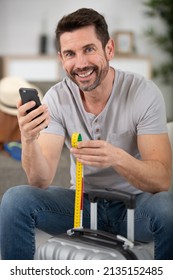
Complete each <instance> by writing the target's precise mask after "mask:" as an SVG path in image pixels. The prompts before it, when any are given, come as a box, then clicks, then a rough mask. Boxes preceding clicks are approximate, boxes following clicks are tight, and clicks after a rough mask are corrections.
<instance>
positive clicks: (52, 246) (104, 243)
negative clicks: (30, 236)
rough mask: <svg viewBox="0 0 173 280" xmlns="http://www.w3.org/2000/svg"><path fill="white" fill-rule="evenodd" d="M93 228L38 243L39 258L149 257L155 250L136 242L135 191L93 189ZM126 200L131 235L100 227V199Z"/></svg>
mask: <svg viewBox="0 0 173 280" xmlns="http://www.w3.org/2000/svg"><path fill="white" fill-rule="evenodd" d="M88 196H89V200H90V207H91V227H90V229H83V228H73V229H70V230H68V231H67V233H64V234H61V235H58V236H54V237H52V238H50V239H49V240H48V241H47V242H46V243H44V244H43V245H41V246H40V247H38V249H37V251H36V254H35V259H37V260H128V259H129V260H134V259H138V260H145V259H146V260H149V259H153V257H152V255H151V253H150V252H149V251H148V250H146V249H145V248H144V247H143V244H140V243H136V242H134V209H135V195H133V194H129V193H127V192H122V191H115V190H92V191H90V192H89V193H88ZM100 198H102V199H106V200H109V201H117V200H118V201H123V202H124V203H125V205H126V207H127V238H125V237H123V236H120V235H114V234H111V233H108V232H104V231H99V230H97V200H98V199H100Z"/></svg>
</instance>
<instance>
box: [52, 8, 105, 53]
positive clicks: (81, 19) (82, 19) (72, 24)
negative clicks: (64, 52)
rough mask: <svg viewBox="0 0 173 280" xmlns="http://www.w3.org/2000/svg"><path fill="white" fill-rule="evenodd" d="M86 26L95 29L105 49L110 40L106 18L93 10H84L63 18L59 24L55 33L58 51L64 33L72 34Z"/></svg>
mask: <svg viewBox="0 0 173 280" xmlns="http://www.w3.org/2000/svg"><path fill="white" fill-rule="evenodd" d="M86 26H94V27H95V31H96V35H97V37H98V39H99V40H100V41H101V43H102V46H103V48H105V46H106V44H107V42H108V41H109V39H110V36H109V32H108V26H107V23H106V21H105V18H104V17H103V16H102V15H101V14H99V13H98V12H97V11H95V10H93V9H88V8H82V9H79V10H77V11H75V12H73V13H71V14H69V15H66V16H63V17H62V19H61V20H60V21H59V22H58V25H57V28H56V31H55V33H56V39H57V49H58V51H60V50H61V46H60V36H61V35H62V34H63V33H64V32H72V31H74V30H76V29H79V28H82V27H86Z"/></svg>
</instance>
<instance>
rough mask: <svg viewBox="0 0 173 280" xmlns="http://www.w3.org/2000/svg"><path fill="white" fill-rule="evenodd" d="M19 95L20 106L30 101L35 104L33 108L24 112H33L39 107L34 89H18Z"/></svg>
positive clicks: (36, 92)
mask: <svg viewBox="0 0 173 280" xmlns="http://www.w3.org/2000/svg"><path fill="white" fill-rule="evenodd" d="M19 93H20V96H21V99H22V104H25V103H27V102H29V101H32V100H34V101H35V103H36V104H35V106H34V107H32V108H31V109H29V110H27V111H26V112H27V113H29V112H31V111H33V110H35V109H36V108H38V107H39V106H40V105H41V102H40V98H39V96H38V91H37V90H36V89H35V88H20V89H19Z"/></svg>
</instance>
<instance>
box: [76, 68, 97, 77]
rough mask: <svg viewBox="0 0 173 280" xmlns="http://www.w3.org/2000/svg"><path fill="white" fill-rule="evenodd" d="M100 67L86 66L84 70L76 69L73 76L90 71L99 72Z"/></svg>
mask: <svg viewBox="0 0 173 280" xmlns="http://www.w3.org/2000/svg"><path fill="white" fill-rule="evenodd" d="M97 69H98V67H96V66H86V67H83V68H75V69H73V70H72V71H71V75H78V74H80V73H83V72H88V71H94V70H95V71H97Z"/></svg>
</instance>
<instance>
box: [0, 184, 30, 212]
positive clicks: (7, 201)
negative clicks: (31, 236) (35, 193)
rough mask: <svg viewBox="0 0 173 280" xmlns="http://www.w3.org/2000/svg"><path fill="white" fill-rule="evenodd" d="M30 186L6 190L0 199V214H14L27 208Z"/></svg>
mask: <svg viewBox="0 0 173 280" xmlns="http://www.w3.org/2000/svg"><path fill="white" fill-rule="evenodd" d="M30 188H31V187H30V186H16V187H12V188H10V189H8V190H7V191H6V192H5V194H4V195H3V197H2V201H1V213H6V214H8V213H10V212H11V213H13V214H14V213H15V211H16V210H17V209H18V208H20V209H22V208H25V209H26V207H27V205H28V203H29V195H28V192H30Z"/></svg>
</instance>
